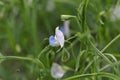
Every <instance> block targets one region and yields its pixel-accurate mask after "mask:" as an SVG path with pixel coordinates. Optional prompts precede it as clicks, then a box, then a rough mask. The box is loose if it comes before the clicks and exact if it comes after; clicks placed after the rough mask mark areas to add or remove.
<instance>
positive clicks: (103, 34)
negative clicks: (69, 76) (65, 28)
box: [0, 0, 120, 80]
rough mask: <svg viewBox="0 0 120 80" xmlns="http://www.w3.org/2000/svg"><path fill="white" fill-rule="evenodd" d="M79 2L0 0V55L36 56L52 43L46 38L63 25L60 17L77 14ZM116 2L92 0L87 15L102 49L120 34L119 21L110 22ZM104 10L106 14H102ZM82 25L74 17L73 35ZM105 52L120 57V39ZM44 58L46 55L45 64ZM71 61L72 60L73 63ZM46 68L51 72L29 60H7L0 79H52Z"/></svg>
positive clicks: (71, 23)
mask: <svg viewBox="0 0 120 80" xmlns="http://www.w3.org/2000/svg"><path fill="white" fill-rule="evenodd" d="M80 2H81V0H0V52H1V54H2V55H5V56H11V55H12V56H24V57H33V58H34V57H37V56H38V54H39V53H40V52H41V50H43V49H44V48H45V46H47V45H48V44H49V43H48V40H45V39H46V38H49V36H50V35H54V32H55V31H54V30H55V28H56V27H57V26H62V25H63V21H61V18H60V16H61V15H63V14H66V15H75V16H76V15H77V14H78V11H77V8H78V7H79V4H80ZM117 3H118V0H89V3H88V6H87V9H86V14H85V15H86V25H87V26H88V28H89V29H90V33H91V35H92V36H93V39H94V42H95V44H96V46H97V48H98V49H100V50H101V49H102V48H103V47H104V46H105V45H107V44H108V43H109V42H110V41H111V40H112V39H113V38H114V37H115V36H116V35H118V34H120V20H116V21H111V18H110V15H111V14H110V8H111V7H115V6H116V4H117ZM102 12H104V13H103V14H101V13H102ZM101 21H102V22H103V23H104V24H102V23H101ZM79 27H80V26H79V25H78V23H77V22H76V20H74V19H71V21H70V32H71V36H72V35H74V34H76V33H77V32H80V31H79ZM77 47H78V45H77V44H76V45H75V46H74V48H75V49H74V51H75V52H76V53H77V50H78V49H79V48H77ZM106 52H108V53H112V54H113V55H114V56H115V57H117V59H118V60H120V40H117V41H116V42H115V43H114V44H112V46H110V47H109V48H108V49H107V51H106ZM44 58H45V56H43V63H45V62H44ZM86 59H87V56H86ZM50 64H52V62H51V63H50ZM71 64H73V63H72V62H70V65H71ZM73 65H74V64H73ZM83 67H84V66H83ZM81 68H82V67H81ZM46 71H48V72H47V73H45V72H44V71H42V70H40V69H39V67H38V66H36V65H35V64H32V63H31V62H29V61H18V60H7V61H4V62H3V63H1V64H0V80H37V78H38V77H41V78H40V80H42V79H43V80H48V78H49V80H52V79H53V78H52V77H51V76H50V71H49V68H48V70H47V68H46ZM89 80H91V79H89Z"/></svg>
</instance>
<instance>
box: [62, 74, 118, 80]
mask: <svg viewBox="0 0 120 80" xmlns="http://www.w3.org/2000/svg"><path fill="white" fill-rule="evenodd" d="M97 75H98V76H102V77H107V78H111V79H113V80H120V78H119V77H118V76H116V75H114V74H110V73H104V72H100V73H91V74H82V75H75V76H72V77H68V78H66V79H63V80H75V79H78V78H79V79H80V78H86V77H92V76H97Z"/></svg>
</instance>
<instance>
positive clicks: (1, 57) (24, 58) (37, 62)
mask: <svg viewBox="0 0 120 80" xmlns="http://www.w3.org/2000/svg"><path fill="white" fill-rule="evenodd" d="M0 59H3V60H9V59H16V60H25V61H31V62H34V63H36V64H38V65H39V66H42V67H43V68H45V67H44V64H43V63H42V62H41V61H40V60H39V59H33V58H27V57H19V56H0Z"/></svg>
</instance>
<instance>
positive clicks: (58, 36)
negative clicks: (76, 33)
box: [49, 27, 65, 48]
mask: <svg viewBox="0 0 120 80" xmlns="http://www.w3.org/2000/svg"><path fill="white" fill-rule="evenodd" d="M64 41H65V40H64V34H63V33H62V31H61V30H60V29H59V27H56V29H55V36H50V37H49V44H50V45H51V46H53V47H55V46H59V45H60V46H61V48H62V47H63V46H64Z"/></svg>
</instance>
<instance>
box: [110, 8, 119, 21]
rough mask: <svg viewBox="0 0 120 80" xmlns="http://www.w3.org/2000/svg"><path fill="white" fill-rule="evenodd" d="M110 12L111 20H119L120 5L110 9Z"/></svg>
mask: <svg viewBox="0 0 120 80" xmlns="http://www.w3.org/2000/svg"><path fill="white" fill-rule="evenodd" d="M110 12H111V17H110V18H111V20H112V21H116V20H120V6H116V7H115V8H111V9H110Z"/></svg>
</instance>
